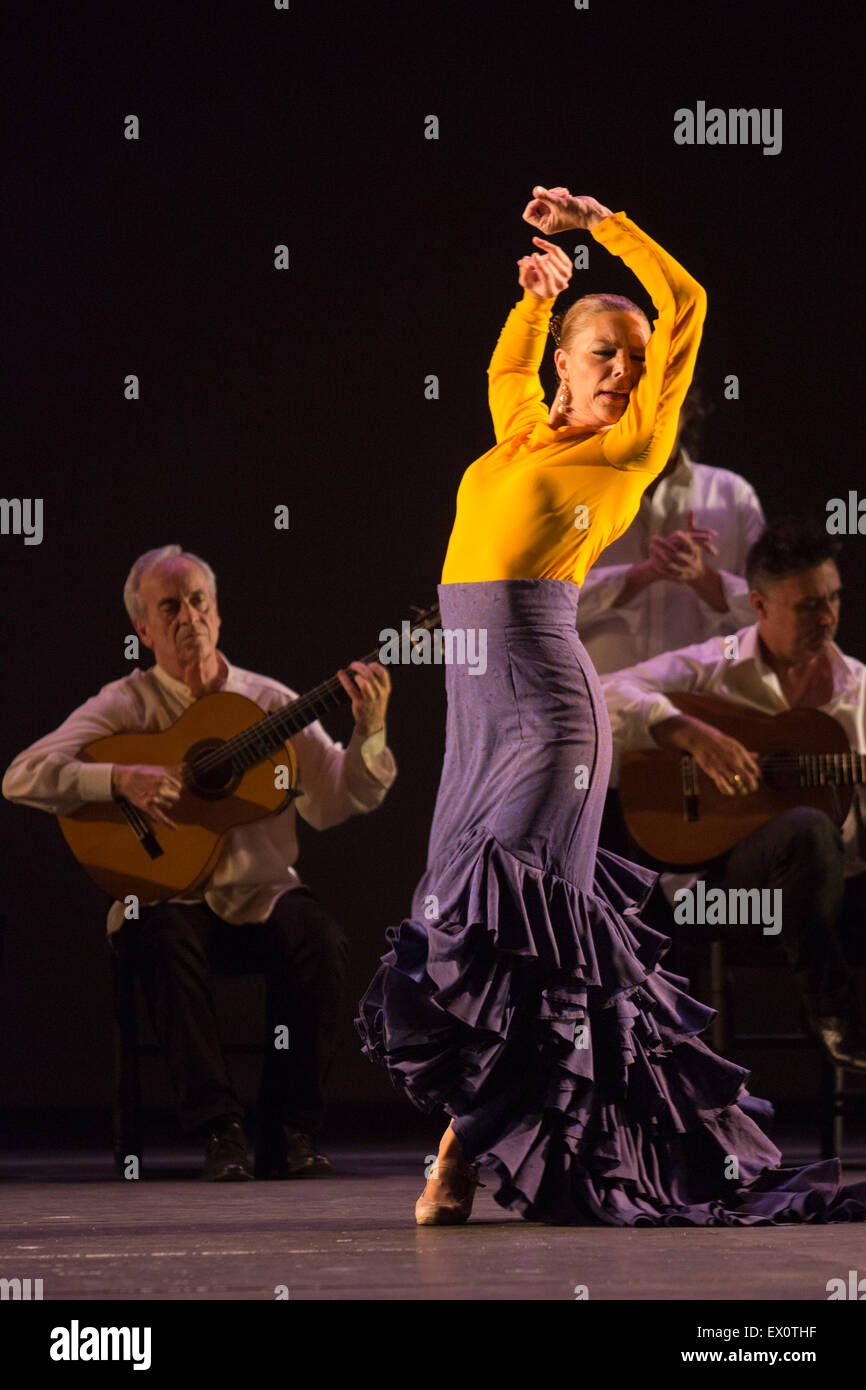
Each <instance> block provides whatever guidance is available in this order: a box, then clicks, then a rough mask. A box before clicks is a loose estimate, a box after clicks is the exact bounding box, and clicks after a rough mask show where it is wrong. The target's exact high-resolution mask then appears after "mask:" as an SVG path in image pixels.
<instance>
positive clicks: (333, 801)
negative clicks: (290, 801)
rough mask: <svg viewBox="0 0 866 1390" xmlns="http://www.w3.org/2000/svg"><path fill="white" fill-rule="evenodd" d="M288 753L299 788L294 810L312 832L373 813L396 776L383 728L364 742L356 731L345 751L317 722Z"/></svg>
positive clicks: (294, 738)
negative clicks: (295, 766) (292, 754)
mask: <svg viewBox="0 0 866 1390" xmlns="http://www.w3.org/2000/svg"><path fill="white" fill-rule="evenodd" d="M292 747H293V749H294V751H295V753H296V755H297V759H298V785H299V788H300V795H299V796H298V798H297V800H296V801H295V809H296V811H297V812H298V815H299V816H302V817H303V819H304V820H305V821H306V822H307V823H308V825H312V826H313V827H314V828H315V829H316V830H327V829H328V827H329V826H331V825H339V824H340V822H341V821H344V820H348V818H349V816H354V815H360V814H363V813H364V812H367V811H375V809H376V807H377V806H380V805H381V804H382V802H383V801H384V799H385V797H386V795H387V793H388V789H389V787H390V786H391V784H392V782H393V781H394V778H395V777H396V776H397V765H396V763H395V761H394V757H393V754H392V753H391V750H390V749H389V748H388V746H387V741H386V733H385V729H384V728H383V729H380V730H379V731H378V732H377V733H375V734H370V735H369V736H368V737H367V738H366V739H362V738H361V737H360V735H359V734H358V731H357V729H356V730H355V732H354V733H353V734H352V737H351V739H350V740H349V745H348V747H347V748H344V747H343V745H342V744H341V743H334V742H333V741H332V740H331V739H330V738H329V737H328V735H327V734H326V733H325V730H324V729H323V728H322V726H321V724H320V723H319V722H318V721H316V723H314V724H309V725H307V727H306V728H305V729H303V730H302V731H301V732H300V733H299V734H296V735H295V736H294V737H293V739H292Z"/></svg>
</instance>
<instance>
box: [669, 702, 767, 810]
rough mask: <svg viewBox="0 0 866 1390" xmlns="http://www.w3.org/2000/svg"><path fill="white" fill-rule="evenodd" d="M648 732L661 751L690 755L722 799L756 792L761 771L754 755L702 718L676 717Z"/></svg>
mask: <svg viewBox="0 0 866 1390" xmlns="http://www.w3.org/2000/svg"><path fill="white" fill-rule="evenodd" d="M650 733H651V734H652V736H653V738H654V739H655V741H656V743H657V744H658V745H659V747H660V748H681V749H682V750H683V752H685V753H691V755H692V757H693V758H694V760H695V762H696V763H697V765H698V767H699V768H700V769H701V771H702V772H705V773H706V774H707V776H708V777H711V778H712V780H713V781H714V782H715V784H716V786H717V787H718V789H719V791H720V792H722V793H723V794H724V795H725V796H736V795H738V794H739V795H740V796H748V794H749V792H755V791H757V790H758V783H759V781H760V777H761V769H760V767H759V766H758V761H757V758H756V756H755V754H754V753H750V752H749V751H748V749H747V748H745V747H744V746H743V744H742V743H740V742H739V740H737V739H735V738H729V737H728V735H727V734H723V733H720V732H719V730H718V729H714V728H713V726H712V725H711V724H705V723H704V722H703V720H702V719H694V718H692V717H691V716H690V715H687V714H677V715H675V716H674V717H673V718H672V719H663V720H662V721H661V723H660V724H654V725H653V727H652V729H651V730H650Z"/></svg>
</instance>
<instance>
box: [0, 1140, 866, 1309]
mask: <svg viewBox="0 0 866 1390" xmlns="http://www.w3.org/2000/svg"><path fill="white" fill-rule="evenodd" d="M328 1152H329V1156H330V1157H331V1160H332V1163H333V1165H334V1175H333V1176H331V1177H328V1178H314V1179H305V1180H296V1181H290V1182H248V1183H222V1184H207V1183H202V1182H199V1181H197V1178H198V1172H199V1164H200V1155H199V1153H198V1151H197V1150H192V1149H190V1150H178V1149H173V1150H171V1151H162V1152H153V1153H151V1154H150V1155H149V1158H148V1162H147V1167H146V1170H145V1177H144V1178H143V1179H142V1180H140V1181H138V1182H121V1181H120V1180H118V1179H117V1178H116V1177H115V1176H114V1173H113V1168H112V1166H111V1163H110V1158H109V1156H108V1155H107V1154H106V1153H105V1151H104V1150H101V1151H100V1152H99V1153H93V1152H86V1151H79V1152H68V1153H65V1154H63V1155H57V1156H48V1155H47V1154H46V1152H45V1150H44V1149H43V1150H42V1151H41V1152H39V1153H24V1152H18V1153H15V1154H9V1155H6V1156H4V1157H3V1158H2V1159H0V1278H8V1279H13V1278H19V1279H26V1278H29V1279H31V1280H33V1279H42V1281H43V1298H44V1299H45V1300H49V1299H71V1300H103V1299H128V1300H136V1299H142V1300H151V1299H156V1300H162V1299H171V1300H178V1299H194V1300H208V1299H233V1300H237V1299H247V1300H261V1299H266V1300H273V1299H274V1298H276V1297H277V1296H278V1292H277V1291H278V1290H280V1291H281V1293H282V1296H283V1297H285V1296H286V1295H288V1297H289V1298H290V1299H292V1300H297V1299H308V1300H309V1299H321V1300H324V1299H327V1300H344V1299H345V1300H348V1299H361V1300H363V1299H375V1300H394V1301H403V1300H414V1299H453V1298H458V1299H461V1300H464V1301H466V1300H484V1299H491V1300H501V1299H508V1300H514V1299H520V1300H526V1299H538V1300H550V1299H568V1300H573V1299H574V1298H575V1288H576V1286H584V1285H585V1286H586V1288H587V1292H588V1296H589V1297H590V1298H591V1299H593V1300H599V1299H601V1300H609V1299H617V1300H619V1299H629V1300H649V1299H676V1300H680V1299H684V1298H689V1299H700V1300H716V1299H737V1300H741V1299H742V1300H756V1301H761V1300H790V1299H794V1300H806V1299H809V1300H812V1299H814V1300H820V1301H826V1298H827V1292H826V1286H827V1281H828V1279H831V1278H840V1277H841V1278H843V1279H846V1278H847V1276H848V1271H849V1270H851V1269H857V1268H858V1267H859V1268H860V1270H861V1272H863V1252H864V1243H866V1236H864V1228H863V1226H862V1225H861V1224H855V1225H836V1226H787V1227H782V1228H775V1229H774V1228H771V1227H753V1228H750V1229H732V1228H725V1227H722V1228H711V1229H697V1230H695V1229H687V1228H675V1229H665V1230H654V1229H643V1228H642V1229H638V1230H634V1229H599V1228H575V1227H570V1228H564V1227H550V1226H541V1225H535V1224H531V1223H528V1222H525V1221H523V1220H521V1219H520V1218H519V1217H516V1216H512V1215H511V1214H509V1213H508V1212H505V1211H503V1210H502V1209H501V1208H500V1207H498V1206H497V1205H496V1203H495V1202H494V1200H493V1198H492V1196H491V1195H490V1191H489V1190H484V1191H479V1192H478V1194H477V1196H476V1201H475V1208H474V1211H473V1216H472V1219H471V1221H470V1223H469V1224H468V1225H467V1226H462V1227H454V1228H447V1227H445V1228H440V1227H432V1228H431V1227H427V1228H419V1227H417V1226H416V1225H415V1224H414V1217H413V1207H414V1203H415V1199H416V1197H417V1196H418V1194H419V1193H420V1191H421V1189H422V1187H423V1185H424V1184H423V1177H422V1173H423V1163H420V1164H419V1153H418V1146H417V1145H413V1146H412V1148H411V1149H409V1148H407V1147H402V1148H391V1149H389V1150H388V1151H387V1152H384V1151H381V1150H377V1149H372V1148H369V1149H359V1148H354V1149H348V1148H345V1147H343V1148H329V1150H328ZM855 1157H856V1158H857V1159H858V1160H859V1162H858V1164H857V1165H855V1164H847V1165H846V1167H845V1181H846V1182H849V1183H850V1182H856V1181H863V1180H864V1178H866V1164H864V1163H863V1161H862V1160H863V1155H862V1153H860V1152H857V1153H856V1155H855ZM812 1158H813V1155H811V1154H808V1153H807V1154H805V1155H804V1156H803V1157H800V1156H799V1155H797V1156H796V1157H795V1156H794V1155H792V1154H790V1153H788V1152H786V1158H785V1161H786V1162H793V1161H798V1162H800V1161H811V1159H812Z"/></svg>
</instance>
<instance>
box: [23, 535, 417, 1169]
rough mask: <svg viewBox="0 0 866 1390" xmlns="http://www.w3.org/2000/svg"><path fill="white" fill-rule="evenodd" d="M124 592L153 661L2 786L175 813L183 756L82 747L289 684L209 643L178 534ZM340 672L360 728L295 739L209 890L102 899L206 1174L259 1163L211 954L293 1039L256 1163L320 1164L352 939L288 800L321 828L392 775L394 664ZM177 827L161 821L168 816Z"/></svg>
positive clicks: (206, 590) (211, 582) (233, 838)
mask: <svg viewBox="0 0 866 1390" xmlns="http://www.w3.org/2000/svg"><path fill="white" fill-rule="evenodd" d="M124 602H125V604H126V608H127V611H128V613H129V616H130V618H131V619H132V622H133V624H134V627H135V630H136V632H137V633H138V636H139V638H140V640H141V642H142V643H143V644H144V645H145V646H146V647H149V648H151V650H152V651H153V653H154V656H155V658H156V664H155V665H153V666H151V667H150V668H149V669H148V670H146V671H143V670H135V671H133V672H132V673H131V674H130V675H128V676H124V677H123V678H122V679H121V680H117V681H113V682H112V683H111V684H110V685H106V686H104V687H103V689H102V690H101V691H100V692H99V694H98V695H95V696H94V697H93V698H91V699H89V700H87V701H86V702H85V703H84V704H83V705H82V706H81V707H80V708H79V709H77V710H75V711H74V713H73V714H71V715H70V716H69V718H68V719H67V720H66V721H65V722H64V723H63V724H61V725H60V727H59V728H58V729H56V730H55V731H54V732H53V733H51V734H48V735H47V736H46V737H45V738H42V739H40V740H39V741H38V742H37V743H34V744H33V745H32V746H31V747H30V748H27V749H25V751H24V752H23V753H20V754H19V755H18V757H17V758H15V759H14V761H13V762H12V763H11V765H10V767H9V768H8V770H7V772H6V775H5V777H4V779H3V795H4V796H6V797H7V798H8V799H9V800H10V801H20V802H21V803H22V804H24V805H27V806H35V807H38V808H40V809H42V810H46V811H51V812H52V813H54V814H57V815H65V814H68V813H70V812H72V811H74V810H76V809H77V808H78V807H79V806H81V805H82V804H84V803H86V802H99V801H109V800H110V799H112V798H113V797H118V796H123V797H125V798H126V800H127V801H129V802H131V803H132V804H133V805H134V806H136V807H138V808H139V809H140V810H141V811H143V812H145V813H146V815H147V816H148V817H149V818H150V819H151V820H152V821H156V822H159V823H161V824H162V825H165V826H168V827H171V826H172V825H173V822H172V820H171V814H170V813H171V809H172V805H173V804H174V803H175V802H176V801H177V800H178V798H179V796H180V791H181V784H180V782H179V780H178V769H173V768H166V767H159V766H144V765H139V766H124V765H120V764H116V763H91V762H86V761H82V760H80V759H79V757H78V754H79V753H80V751H81V750H82V749H83V748H84V747H85V746H86V745H87V744H89V743H91V742H92V741H93V740H94V739H97V738H99V737H101V736H105V735H107V734H111V733H118V732H121V731H124V732H129V731H134V730H140V731H141V732H142V733H145V732H147V733H150V732H155V731H158V730H162V729H166V728H168V727H169V726H170V725H171V724H173V723H174V722H175V720H176V719H178V718H179V717H180V715H181V714H182V713H183V711H184V710H185V709H187V708H188V707H189V706H190V705H191V704H192V703H193V702H194V701H195V700H197V699H198V698H199V697H200V696H202V695H205V694H210V693H211V692H214V691H220V690H224V691H234V692H237V693H239V694H242V695H245V696H247V697H248V698H249V699H251V700H254V701H255V703H256V704H258V705H259V706H260V707H261V708H262V709H264V710H275V709H279V708H280V707H282V706H283V705H285V704H287V703H288V702H289V701H290V700H292V699H293V698H294V692H293V691H292V690H290V689H289V688H288V687H287V686H284V685H281V684H280V683H279V682H278V681H274V680H271V679H269V678H267V677H264V676H259V675H256V674H255V673H254V672H251V671H245V670H242V669H241V668H239V667H236V666H232V665H230V663H229V662H228V660H227V659H226V657H225V656H224V655H223V653H222V652H221V651H219V650H218V649H217V638H218V635H219V629H220V621H221V620H220V616H219V611H218V608H217V595H216V579H215V576H214V573H213V571H212V569H211V568H210V566H209V565H208V564H207V563H206V562H205V561H203V560H201V559H199V557H198V556H196V555H192V554H189V553H187V552H183V551H181V548H180V547H179V546H163V547H162V548H161V549H158V550H149V551H147V552H146V553H145V554H144V555H142V556H140V557H139V559H138V560H136V562H135V564H134V565H133V566H132V569H131V570H130V573H129V577H128V579H127V581H126V586H125V588H124ZM350 670H351V672H352V675H351V677H350V676H349V675H348V674H347V673H346V672H342V671H341V672H340V673H339V679H340V682H341V684H342V685H343V688H344V689H345V691H346V693H347V695H348V696H349V697H350V699H351V703H352V713H353V715H354V720H355V729H354V732H353V735H352V738H351V740H350V742H349V745H348V747H347V748H346V749H343V748H342V747H341V745H340V744H335V743H333V742H332V741H331V739H330V738H329V737H328V735H327V734H326V733H325V731H324V730H323V729H322V727H321V725H320V724H319V723H314V724H309V725H308V726H307V727H306V728H304V729H303V730H301V732H300V733H298V734H296V735H294V736H293V738H292V740H291V743H292V748H293V750H294V752H295V754H296V757H297V763H298V779H297V780H298V786H299V788H300V794H299V795H298V796H297V797H296V798H294V799H293V800H291V801H290V802H289V804H288V806H287V807H286V808H285V809H284V810H282V811H280V812H279V813H277V814H275V815H271V816H268V817H266V818H264V819H262V820H258V821H253V822H251V823H249V824H246V825H241V826H238V827H236V828H234V829H233V830H230V831H229V833H228V834H227V836H226V838H225V840H224V841H223V844H222V847H221V851H220V853H219V858H218V859H217V861H216V864H215V866H214V868H213V870H212V872H211V874H210V876H209V878H208V880H207V882H206V883H205V884H204V885H203V887H202V888H201V890H198V891H196V892H195V893H193V894H190V895H187V896H184V897H183V898H175V899H172V900H171V901H168V902H164V903H160V904H155V905H151V906H142V907H141V908H140V915H139V919H138V920H132V921H126V920H125V917H124V908H123V905H122V904H121V903H119V902H116V903H114V904H113V906H112V908H111V910H110V912H109V914H108V931H109V939H110V941H111V943H112V945H113V946H114V947H115V949H117V948H118V946H119V945H120V944H121V938H123V940H122V946H123V949H124V950H127V951H129V952H131V954H132V956H133V959H134V960H135V964H136V969H137V972H138V974H139V977H140V979H141V983H142V987H143V990H144V993H145V997H146V999H147V1003H148V1009H149V1012H150V1016H151V1019H152V1022H153V1026H154V1030H155V1033H156V1036H157V1038H158V1040H159V1043H160V1046H161V1047H162V1049H163V1052H164V1054H165V1056H166V1060H167V1063H168V1070H169V1073H170V1076H171V1079H172V1083H173V1086H174V1089H175V1093H176V1096H177V1102H178V1111H179V1116H180V1120H181V1123H182V1125H183V1127H184V1128H185V1129H186V1130H187V1131H188V1132H191V1133H196V1134H199V1135H200V1136H201V1137H202V1138H204V1139H205V1140H206V1143H205V1166H204V1173H203V1176H204V1177H205V1178H206V1179H208V1180H212V1181H234V1180H239V1179H247V1178H250V1177H252V1174H251V1173H250V1171H249V1169H248V1166H247V1165H248V1159H247V1142H246V1136H245V1134H244V1131H243V1124H242V1120H243V1113H244V1107H243V1104H242V1102H241V1100H240V1099H239V1097H238V1095H237V1093H236V1091H235V1088H234V1086H233V1084H232V1081H231V1079H230V1077H229V1073H228V1070H227V1067H226V1063H225V1058H224V1056H223V1052H222V1047H221V1044H220V1039H219V1034H218V1031H217V1025H216V1019H215V1015H214V1008H213V1003H212V999H211V991H210V986H209V982H208V976H209V971H210V969H211V968H214V967H217V968H225V967H228V969H229V971H230V972H231V973H235V974H241V973H246V972H248V971H249V972H252V971H262V972H263V973H264V975H265V979H266V998H267V1006H266V1007H267V1033H266V1036H268V1037H269V1039H271V1040H273V1039H274V1037H275V1033H274V1029H275V1027H277V1026H279V1025H283V1026H284V1027H287V1028H288V1030H289V1034H288V1036H289V1040H290V1045H289V1047H288V1048H282V1049H278V1048H276V1047H275V1046H273V1045H272V1046H270V1047H268V1048H267V1050H266V1060H265V1064H264V1068H263V1074H262V1085H261V1091H260V1097H259V1117H260V1128H259V1133H258V1137H257V1143H256V1176H257V1177H258V1176H261V1177H269V1176H276V1177H293V1176H307V1175H315V1174H318V1173H325V1172H327V1171H328V1169H329V1164H328V1160H327V1159H326V1158H325V1157H324V1156H323V1155H321V1154H319V1153H317V1151H316V1148H317V1145H316V1132H317V1130H318V1128H319V1126H320V1124H321V1120H322V1114H323V1107H324V1097H323V1087H324V1082H325V1077H326V1074H327V1069H328V1065H329V1062H330V1055H331V1051H332V1046H333V1042H332V1040H333V1031H334V1023H335V1018H336V1016H337V1013H338V1010H339V1006H340V1002H341V994H342V989H343V985H344V980H345V964H346V955H347V942H346V938H345V936H344V934H343V932H342V931H341V929H340V928H339V927H338V926H337V925H336V923H335V922H333V921H332V920H331V919H330V918H329V917H328V916H327V915H326V913H325V912H324V911H323V910H322V908H321V907H320V906H319V904H318V902H317V901H316V899H315V898H314V897H313V895H312V894H311V893H310V891H309V889H307V888H306V887H304V886H303V885H302V883H301V880H300V878H299V876H298V874H297V871H296V869H295V867H294V865H295V861H296V860H297V856H298V843H297V838H296V827H295V816H296V813H298V814H300V815H301V816H302V817H303V818H304V820H306V821H308V822H309V823H310V824H311V825H314V826H316V828H317V829H325V828H327V827H328V826H331V825H337V824H339V823H340V822H341V821H344V820H346V819H347V818H348V817H349V816H351V815H353V814H355V813H358V812H365V811H372V810H374V809H375V808H376V807H377V806H379V805H380V804H381V802H382V800H383V799H384V797H385V795H386V793H387V791H388V788H389V787H390V785H391V783H392V782H393V780H394V777H395V776H396V767H395V764H394V760H393V757H392V756H391V753H390V751H389V750H388V748H387V746H386V741H385V711H386V708H387V704H388V697H389V693H390V688H391V687H390V678H389V676H388V673H387V671H386V670H385V668H384V667H382V666H380V665H379V664H378V663H374V664H373V665H370V666H367V665H365V664H364V663H362V662H353V663H352V665H351V668H350ZM169 833H170V831H169Z"/></svg>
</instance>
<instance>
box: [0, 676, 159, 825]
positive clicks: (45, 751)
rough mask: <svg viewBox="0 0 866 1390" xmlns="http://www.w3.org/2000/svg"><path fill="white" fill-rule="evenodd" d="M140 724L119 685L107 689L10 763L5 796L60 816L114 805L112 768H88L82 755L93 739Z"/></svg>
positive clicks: (91, 764)
mask: <svg viewBox="0 0 866 1390" xmlns="http://www.w3.org/2000/svg"><path fill="white" fill-rule="evenodd" d="M139 719H140V716H139V715H138V714H137V711H136V706H135V702H134V700H132V699H131V697H130V695H129V693H128V692H127V691H126V690H124V689H123V686H122V684H121V682H112V684H110V685H106V686H103V688H102V690H100V692H99V694H98V695H94V696H92V697H91V699H89V700H86V701H85V702H84V704H83V705H81V706H79V708H78V709H77V710H74V711H73V712H72V714H70V716H69V718H68V719H65V720H64V721H63V723H62V724H61V725H59V727H58V728H56V729H54V730H53V731H52V732H51V733H50V734H46V735H45V737H44V738H40V739H38V740H37V742H36V743H32V744H31V745H30V747H29V748H25V749H24V751H23V753H19V754H18V756H17V758H14V759H13V760H12V762H11V763H10V764H9V767H8V768H7V769H6V773H5V776H4V778H3V788H2V790H3V795H4V796H5V797H6V799H7V801H14V802H20V803H21V805H23V806H34V807H36V809H37V810H40V811H50V812H51V813H52V814H54V815H59V816H63V815H69V814H70V813H71V812H72V811H75V810H77V809H78V807H79V806H82V805H84V803H85V802H88V801H110V800H111V771H112V767H113V766H114V764H113V763H94V762H86V761H84V760H82V759H81V758H79V756H78V755H79V753H80V752H81V750H82V748H84V747H86V745H87V744H89V743H92V742H93V740H94V739H98V738H104V737H106V736H107V735H108V734H114V733H120V732H123V731H128V730H131V729H135V728H137V727H138V726H139Z"/></svg>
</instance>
